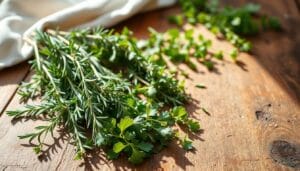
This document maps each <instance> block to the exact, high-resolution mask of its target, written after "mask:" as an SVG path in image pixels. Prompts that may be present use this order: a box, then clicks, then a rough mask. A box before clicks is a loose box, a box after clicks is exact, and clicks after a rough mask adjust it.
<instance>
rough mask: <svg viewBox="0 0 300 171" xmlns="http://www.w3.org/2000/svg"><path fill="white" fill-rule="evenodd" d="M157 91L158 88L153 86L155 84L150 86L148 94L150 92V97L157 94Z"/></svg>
mask: <svg viewBox="0 0 300 171" xmlns="http://www.w3.org/2000/svg"><path fill="white" fill-rule="evenodd" d="M156 93H157V90H156V88H155V87H153V86H150V87H148V91H147V94H148V96H149V97H153V96H155V95H156Z"/></svg>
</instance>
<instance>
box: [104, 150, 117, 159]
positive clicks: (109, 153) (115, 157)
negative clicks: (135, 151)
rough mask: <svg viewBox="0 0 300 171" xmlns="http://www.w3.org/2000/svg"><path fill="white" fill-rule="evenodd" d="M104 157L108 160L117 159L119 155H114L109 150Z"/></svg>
mask: <svg viewBox="0 0 300 171" xmlns="http://www.w3.org/2000/svg"><path fill="white" fill-rule="evenodd" d="M106 155H107V158H108V159H109V160H113V159H117V158H118V156H119V154H118V153H115V152H114V151H113V150H109V151H108V152H107V153H106Z"/></svg>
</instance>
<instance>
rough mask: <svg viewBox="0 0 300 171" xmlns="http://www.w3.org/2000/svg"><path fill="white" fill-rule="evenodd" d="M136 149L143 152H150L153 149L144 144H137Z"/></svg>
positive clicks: (149, 145) (150, 145)
mask: <svg viewBox="0 0 300 171" xmlns="http://www.w3.org/2000/svg"><path fill="white" fill-rule="evenodd" d="M137 147H138V148H139V149H141V150H143V151H145V152H150V151H151V150H152V149H153V145H152V144H150V143H146V142H141V143H139V144H138V145H137Z"/></svg>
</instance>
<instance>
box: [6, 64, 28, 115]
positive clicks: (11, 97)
mask: <svg viewBox="0 0 300 171" xmlns="http://www.w3.org/2000/svg"><path fill="white" fill-rule="evenodd" d="M29 73H30V69H28V71H27V72H26V74H25V75H24V76H23V78H22V81H24V80H25V78H26V77H27V76H28V75H29ZM22 81H21V82H20V83H19V85H20V84H21V83H22ZM18 90H19V87H18V88H16V89H15V90H14V92H13V93H12V95H11V96H10V98H9V99H8V101H7V103H6V104H5V105H4V107H3V109H2V110H1V111H0V116H2V114H3V113H4V111H6V108H7V107H8V105H9V104H10V102H11V101H12V99H13V98H14V96H15V95H16V93H17V91H18Z"/></svg>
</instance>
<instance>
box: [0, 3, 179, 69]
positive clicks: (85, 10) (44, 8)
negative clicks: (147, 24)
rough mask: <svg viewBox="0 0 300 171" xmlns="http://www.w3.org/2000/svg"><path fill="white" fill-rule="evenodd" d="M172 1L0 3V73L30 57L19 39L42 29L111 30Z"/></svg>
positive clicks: (29, 52) (29, 51) (28, 46)
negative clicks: (108, 28) (91, 28)
mask: <svg viewBox="0 0 300 171" xmlns="http://www.w3.org/2000/svg"><path fill="white" fill-rule="evenodd" d="M174 2H175V0H0V70H1V69H3V68H5V67H9V66H12V65H15V64H17V63H20V62H22V61H24V60H26V59H28V58H29V57H30V56H31V55H32V51H33V50H32V47H31V46H30V45H29V44H27V43H25V42H24V41H23V40H22V38H23V37H24V36H27V35H29V34H31V33H32V32H33V31H35V30H42V29H44V28H45V27H47V28H48V27H53V28H57V27H59V28H60V29H69V28H74V27H77V28H86V27H93V26H99V25H100V26H103V27H108V26H112V25H114V24H116V23H118V22H120V21H122V20H124V19H126V18H128V17H130V16H132V15H134V14H136V13H138V12H142V11H146V10H151V9H155V8H158V7H164V6H168V5H171V4H173V3H174Z"/></svg>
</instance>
